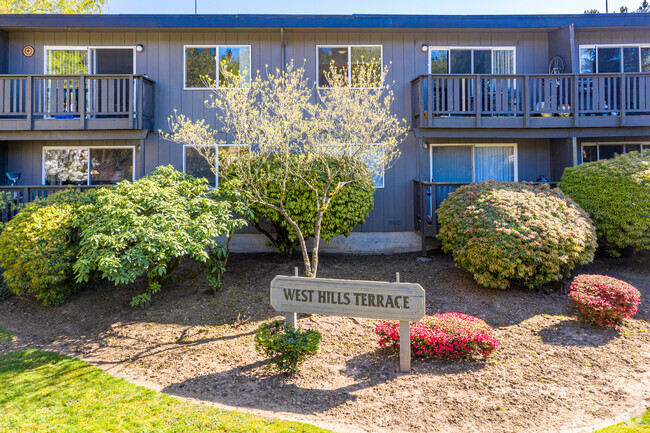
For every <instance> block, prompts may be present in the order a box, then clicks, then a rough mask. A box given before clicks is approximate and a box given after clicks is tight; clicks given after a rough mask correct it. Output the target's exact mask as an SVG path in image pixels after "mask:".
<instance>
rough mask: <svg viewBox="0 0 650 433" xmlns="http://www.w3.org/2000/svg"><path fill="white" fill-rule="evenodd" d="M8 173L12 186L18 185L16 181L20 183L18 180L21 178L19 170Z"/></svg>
mask: <svg viewBox="0 0 650 433" xmlns="http://www.w3.org/2000/svg"><path fill="white" fill-rule="evenodd" d="M6 174H7V179H8V180H9V182H11V183H10V185H11V186H14V185H16V183H18V180H19V179H20V172H19V171H18V172H11V171H8V172H7V173H6Z"/></svg>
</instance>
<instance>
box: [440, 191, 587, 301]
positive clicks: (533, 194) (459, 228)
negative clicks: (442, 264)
mask: <svg viewBox="0 0 650 433" xmlns="http://www.w3.org/2000/svg"><path fill="white" fill-rule="evenodd" d="M438 215H439V221H440V224H441V229H440V234H439V235H438V238H439V239H440V240H441V241H442V248H443V251H445V252H448V253H452V255H453V257H454V260H455V261H456V266H458V267H460V268H463V269H467V270H468V271H470V272H471V273H472V274H473V276H474V279H475V280H476V281H477V282H478V283H479V284H481V285H482V286H485V287H492V288H499V289H506V288H508V287H509V286H510V281H511V280H520V281H521V282H522V283H523V284H524V285H526V286H527V287H529V288H533V287H536V286H539V285H542V284H545V283H548V282H551V281H557V280H559V279H561V278H563V277H564V276H569V275H570V272H571V270H572V269H573V268H574V267H575V266H576V265H582V264H586V263H590V262H591V261H592V260H593V258H594V253H595V250H596V230H595V228H594V226H593V224H592V222H591V219H590V218H589V215H588V214H587V213H586V212H585V211H584V210H583V209H582V208H580V206H578V205H577V204H576V203H575V202H573V201H572V200H571V199H570V198H569V197H567V196H566V195H564V194H563V193H562V192H561V191H560V190H558V189H554V190H550V189H549V188H548V186H546V185H540V186H536V185H532V184H526V183H517V182H497V181H486V182H478V183H473V184H469V185H466V186H463V187H461V188H459V189H458V190H456V191H454V192H453V193H452V194H450V195H449V197H448V198H447V199H446V200H445V201H443V202H442V204H441V206H440V209H439V210H438Z"/></svg>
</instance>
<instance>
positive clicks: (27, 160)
mask: <svg viewBox="0 0 650 433" xmlns="http://www.w3.org/2000/svg"><path fill="white" fill-rule="evenodd" d="M424 43H426V44H429V45H431V46H450V47H458V46H465V47H467V46H485V47H488V46H515V47H516V69H517V73H544V72H546V70H547V58H548V38H547V33H546V32H544V31H519V30H514V31H512V30H499V31H447V30H445V31H436V30H431V31H420V30H418V31H383V30H373V31H368V30H364V31H331V30H326V29H323V30H320V31H319V30H315V31H314V30H310V31H302V30H290V31H285V44H286V48H285V59H286V61H287V62H289V61H290V60H291V59H294V60H295V62H296V64H298V65H303V64H304V66H305V69H306V75H307V76H308V77H309V79H310V80H312V81H313V80H315V78H316V46H317V45H321V44H336V45H338V44H345V45H347V44H378V45H382V46H383V63H384V64H385V65H388V64H389V65H390V72H389V76H388V80H389V81H390V82H393V81H394V83H395V84H394V87H393V89H394V91H395V101H396V102H395V107H394V108H395V113H396V114H397V115H398V116H399V117H400V118H404V119H409V118H410V116H411V112H410V110H411V106H410V92H411V87H410V81H411V80H412V79H413V78H414V77H416V76H417V75H419V74H425V73H427V72H428V55H427V54H426V53H423V52H422V51H421V50H420V47H421V45H422V44H424ZM27 44H30V45H33V46H34V48H35V50H36V52H35V54H34V56H33V57H31V58H26V57H24V56H23V55H22V47H23V46H24V45H27ZM137 44H143V45H144V52H142V53H137V54H136V73H138V74H143V75H144V74H146V75H147V76H148V77H149V78H151V79H152V80H154V81H155V82H156V96H155V101H156V119H155V127H156V129H163V130H165V129H166V128H167V117H168V116H169V115H170V114H171V113H172V112H173V110H174V109H177V110H178V112H179V113H182V114H185V115H187V116H189V117H191V118H192V119H206V121H207V122H208V123H210V122H211V120H212V119H214V112H213V111H212V110H211V109H209V108H206V107H205V103H204V101H205V100H206V99H208V97H209V92H207V91H197V90H193V91H186V90H183V45H190V44H192V45H197V44H209V45H220V44H221V45H227V44H237V45H251V47H252V58H251V69H252V70H253V72H255V71H257V70H260V71H264V70H265V68H266V67H267V65H268V67H269V68H270V69H272V70H275V69H276V68H279V67H281V65H280V58H281V39H280V32H279V31H277V30H276V31H266V30H264V31H259V30H251V31H239V30H238V31H223V30H216V31H214V32H206V31H200V32H191V31H182V32H181V31H148V32H137V31H118V32H92V31H90V32H82V31H71V32H62V31H59V32H52V31H37V32H32V31H21V32H11V33H9V56H8V61H9V66H8V71H7V72H8V73H14V74H42V73H43V72H44V71H43V67H44V46H46V45H62V46H75V45H76V46H87V45H90V46H135V45H137ZM57 143H60V142H57ZM102 143H104V144H107V142H106V141H102ZM43 144H45V143H44V142H13V143H10V144H9V154H10V160H11V161H10V166H15V167H20V170H17V171H23V172H24V173H25V174H24V175H23V177H22V178H21V182H20V183H22V184H26V183H37V184H38V183H40V181H41V174H40V173H41V165H42V162H41V148H42V145H43ZM47 144H48V145H50V144H51V143H50V142H48V143H47ZM60 144H62V145H64V144H63V143H60ZM529 147H530V149H529ZM544 149H546V152H548V143H547V142H546V147H544V146H542V145H530V146H529V145H528V144H525V145H521V147H520V151H519V152H520V153H519V155H520V160H522V159H524V160H526V161H527V162H526V164H524V165H521V164H520V178H521V179H524V178H525V179H529V178H531V179H532V180H534V179H536V178H537V176H538V175H539V174H542V173H546V174H547V175H548V173H549V170H548V155H546V156H544V155H542V153H543V152H544ZM427 155H428V154H427ZM182 156H183V155H182V146H180V145H177V144H174V143H170V142H167V141H165V140H161V139H160V138H159V136H158V134H156V133H152V134H150V135H149V138H148V139H147V140H146V143H145V145H144V146H143V149H142V150H141V152H140V153H139V154H138V158H141V159H138V162H137V163H136V167H137V169H138V171H141V170H142V169H144V172H147V173H148V172H151V171H152V170H153V169H155V167H157V166H159V165H165V164H173V165H174V166H175V167H177V168H178V169H181V168H182ZM427 158H428V156H427ZM427 161H428V160H427ZM540 161H541V162H540ZM544 161H545V162H544ZM423 163H424V161H423ZM539 164H541V167H540V166H539ZM529 165H530V166H531V168H530V169H529V168H525V169H523V168H522V167H529ZM10 168H11V167H10ZM28 173H29V174H28ZM416 176H417V142H416V140H415V138H414V137H413V135H412V134H409V135H408V136H407V137H406V139H405V141H404V142H403V144H402V146H401V156H400V158H399V160H398V161H397V162H396V163H395V165H394V167H392V168H391V169H390V170H389V171H387V172H386V175H385V178H384V188H380V189H377V190H376V193H375V206H374V208H373V210H372V212H371V214H370V216H369V218H368V219H367V221H366V223H365V224H363V225H362V226H360V227H358V228H357V230H360V231H368V232H376V231H407V230H413V229H414V227H413V216H412V215H413V190H412V188H413V186H412V179H414V178H415V177H416Z"/></svg>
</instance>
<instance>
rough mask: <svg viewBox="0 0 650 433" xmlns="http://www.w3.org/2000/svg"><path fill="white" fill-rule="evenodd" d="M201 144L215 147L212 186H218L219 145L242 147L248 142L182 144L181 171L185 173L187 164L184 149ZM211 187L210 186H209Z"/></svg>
mask: <svg viewBox="0 0 650 433" xmlns="http://www.w3.org/2000/svg"><path fill="white" fill-rule="evenodd" d="M201 146H210V147H215V148H216V149H217V153H216V155H215V156H216V158H215V161H216V165H217V166H216V167H215V171H216V173H215V174H214V175H215V182H214V188H216V187H218V186H219V148H220V147H233V146H244V147H250V146H249V145H248V144H241V143H225V144H184V145H183V173H184V174H187V165H186V158H187V152H186V149H187V148H188V147H195V148H196V147H201ZM210 188H212V187H210Z"/></svg>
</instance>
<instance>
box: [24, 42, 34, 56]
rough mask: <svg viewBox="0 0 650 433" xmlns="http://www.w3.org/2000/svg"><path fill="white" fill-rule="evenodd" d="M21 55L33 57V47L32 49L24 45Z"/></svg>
mask: <svg viewBox="0 0 650 433" xmlns="http://www.w3.org/2000/svg"><path fill="white" fill-rule="evenodd" d="M23 55H24V56H25V57H31V56H33V55H34V47H32V46H31V45H25V47H24V48H23Z"/></svg>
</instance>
